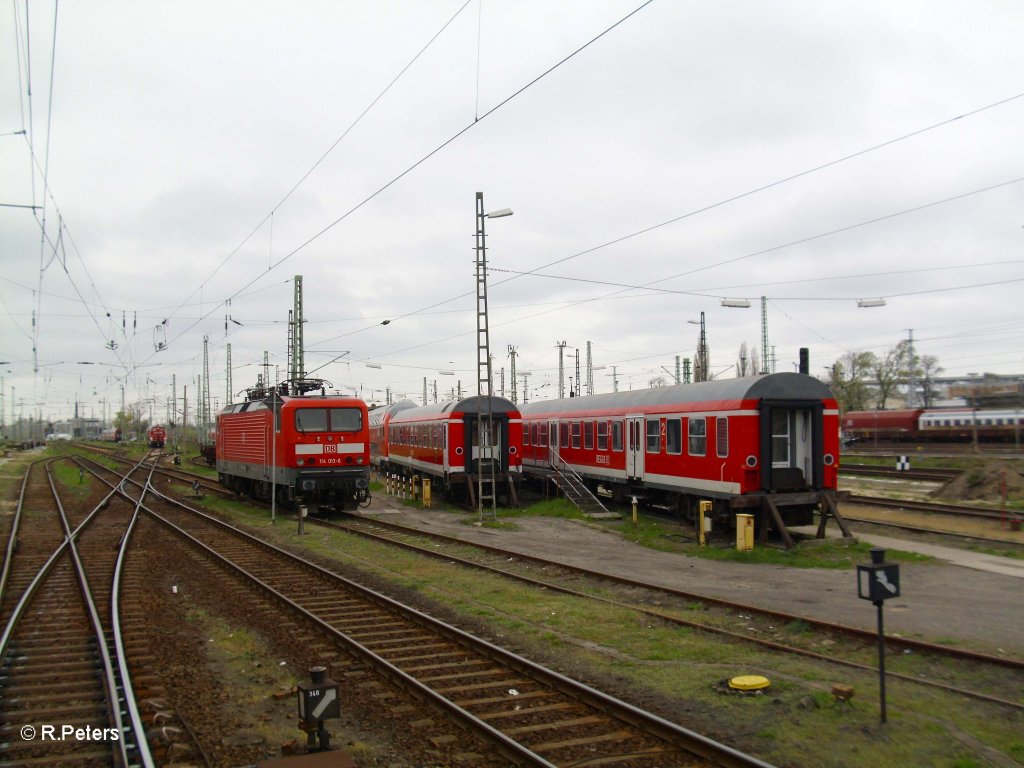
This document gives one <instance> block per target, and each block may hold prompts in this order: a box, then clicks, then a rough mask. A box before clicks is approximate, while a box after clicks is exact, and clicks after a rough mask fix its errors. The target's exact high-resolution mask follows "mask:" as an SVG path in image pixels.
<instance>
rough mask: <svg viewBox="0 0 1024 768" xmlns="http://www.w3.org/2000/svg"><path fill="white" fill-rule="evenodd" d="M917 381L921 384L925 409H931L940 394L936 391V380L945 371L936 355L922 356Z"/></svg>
mask: <svg viewBox="0 0 1024 768" xmlns="http://www.w3.org/2000/svg"><path fill="white" fill-rule="evenodd" d="M918 363H919V365H918V369H917V379H918V381H920V382H921V397H922V399H923V405H924V407H925V408H930V407H931V406H932V403H934V402H935V397H936V395H937V394H938V393H937V392H936V390H935V378H936V377H937V376H938V375H939V374H940V373H942V371H944V370H945V369H944V368H943V367H942V366H941V365H939V358H937V357H935V355H922V356H921V358H920V360H919V361H918Z"/></svg>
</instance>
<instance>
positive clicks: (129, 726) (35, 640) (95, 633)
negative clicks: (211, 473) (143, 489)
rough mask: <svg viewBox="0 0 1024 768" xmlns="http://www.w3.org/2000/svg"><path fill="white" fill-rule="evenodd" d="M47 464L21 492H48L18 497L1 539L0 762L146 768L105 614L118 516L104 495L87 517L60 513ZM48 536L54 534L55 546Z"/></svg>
mask: <svg viewBox="0 0 1024 768" xmlns="http://www.w3.org/2000/svg"><path fill="white" fill-rule="evenodd" d="M52 464H53V461H47V462H45V463H43V464H40V463H38V462H37V463H36V464H34V465H33V466H32V467H30V468H29V470H28V472H27V473H26V484H25V486H24V488H26V489H27V488H30V487H31V486H32V485H33V484H35V485H36V486H37V487H36V491H41V490H42V489H40V488H39V487H38V486H39V484H40V482H41V481H40V479H39V476H40V474H43V473H45V477H46V484H47V485H48V486H49V494H48V495H47V494H43V493H39V492H37V493H35V494H31V495H30V494H27V493H23V494H22V497H21V502H22V503H20V504H19V506H18V509H17V510H16V512H15V520H14V523H13V526H12V529H11V532H10V538H9V541H11V542H14V541H16V542H18V543H19V546H18V547H14V548H11V547H9V548H8V553H9V556H8V558H7V559H6V560H5V575H7V574H8V573H9V574H10V576H9V578H5V579H4V594H3V604H4V619H5V624H4V629H3V633H2V635H0V670H2V671H0V702H2V703H0V722H2V723H3V725H2V728H0V733H2V736H3V740H2V741H3V743H2V744H0V761H2V762H4V763H6V764H9V765H24V766H29V765H32V766H41V765H80V766H91V765H111V764H113V763H119V764H122V765H147V766H148V765H153V764H154V763H153V762H152V758H151V756H150V753H149V747H148V744H147V742H146V738H145V729H144V725H143V722H142V720H141V717H140V715H139V713H138V711H137V709H136V708H135V703H134V699H133V698H132V694H131V685H130V681H129V678H128V673H127V661H126V656H125V654H124V652H123V640H122V635H121V627H120V624H119V623H118V621H117V616H116V611H115V612H114V613H113V614H112V612H111V607H112V603H111V600H116V598H117V594H118V593H117V588H118V581H117V578H116V576H115V575H114V574H115V568H114V564H115V561H116V560H117V559H118V558H119V557H120V555H121V553H122V552H123V550H122V549H120V548H119V547H118V546H116V545H117V543H118V542H119V541H123V540H124V539H125V536H124V529H125V523H126V517H125V511H124V510H123V509H120V510H118V509H114V508H109V509H108V508H107V507H108V503H109V502H110V500H111V497H112V496H113V492H111V494H108V495H107V496H106V497H105V498H104V499H103V500H102V501H101V502H100V503H99V504H98V505H96V506H95V507H93V508H92V510H91V511H88V512H82V513H74V512H71V511H69V510H66V509H65V508H64V505H63V504H62V502H61V498H60V494H59V492H58V489H57V484H56V483H55V481H54V479H53V477H52V475H51V472H50V469H51V465H52ZM30 476H31V477H34V478H35V479H32V480H30V479H29V477H30ZM29 498H32V499H34V500H39V499H46V498H49V500H50V503H49V504H46V505H45V506H42V505H40V506H34V508H33V509H31V510H30V509H28V508H27V507H26V505H25V503H24V502H25V501H26V500H27V499H29ZM129 516H130V515H129ZM22 526H30V527H31V532H29V531H23V530H22ZM54 531H57V533H58V535H60V542H59V543H58V544H57V545H56V546H54V536H53V532H54ZM23 534H25V535H24V536H23ZM15 552H16V553H17V557H14V558H13V559H12V558H11V556H10V554H11V553H15ZM41 559H44V560H45V562H43V564H42V565H38V563H39V561H40V560H41ZM8 566H10V570H9V571H8ZM33 571H34V575H33ZM29 577H31V578H30V579H29Z"/></svg>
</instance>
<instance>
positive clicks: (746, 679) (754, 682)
mask: <svg viewBox="0 0 1024 768" xmlns="http://www.w3.org/2000/svg"><path fill="white" fill-rule="evenodd" d="M769 685H771V683H770V682H768V678H767V677H762V676H761V675H740V676H739V677H734V678H733V679H732V680H730V681H729V687H730V688H735V689H736V690H737V691H756V690H758V689H759V688H767V687H768V686H769Z"/></svg>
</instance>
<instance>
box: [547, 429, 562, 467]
mask: <svg viewBox="0 0 1024 768" xmlns="http://www.w3.org/2000/svg"><path fill="white" fill-rule="evenodd" d="M560 457H561V454H559V453H558V422H557V421H549V422H548V462H549V463H550V464H551V466H552V467H560V466H561V465H562V462H561V458H560Z"/></svg>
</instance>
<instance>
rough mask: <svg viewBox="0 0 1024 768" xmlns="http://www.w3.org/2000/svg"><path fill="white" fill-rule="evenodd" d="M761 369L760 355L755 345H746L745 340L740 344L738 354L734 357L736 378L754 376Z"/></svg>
mask: <svg viewBox="0 0 1024 768" xmlns="http://www.w3.org/2000/svg"><path fill="white" fill-rule="evenodd" d="M760 370H761V356H760V355H759V354H758V352H757V348H756V347H753V348H751V347H748V346H747V342H745V341H744V342H743V343H742V344H740V354H739V357H738V358H737V359H736V378H737V379H739V378H742V377H743V376H756V375H757V374H758V373H759V372H760Z"/></svg>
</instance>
